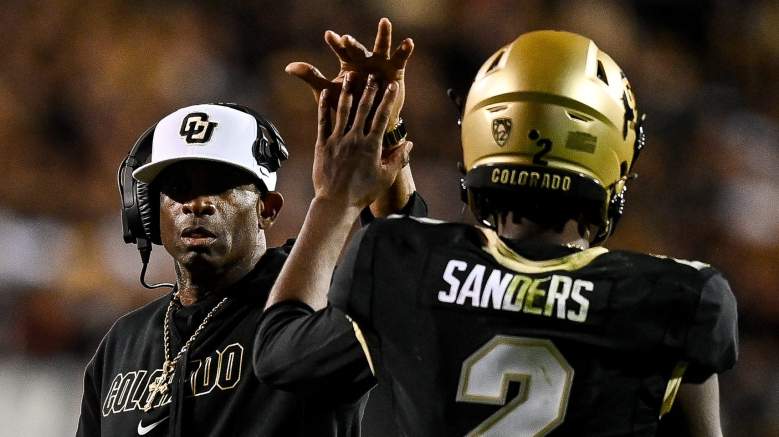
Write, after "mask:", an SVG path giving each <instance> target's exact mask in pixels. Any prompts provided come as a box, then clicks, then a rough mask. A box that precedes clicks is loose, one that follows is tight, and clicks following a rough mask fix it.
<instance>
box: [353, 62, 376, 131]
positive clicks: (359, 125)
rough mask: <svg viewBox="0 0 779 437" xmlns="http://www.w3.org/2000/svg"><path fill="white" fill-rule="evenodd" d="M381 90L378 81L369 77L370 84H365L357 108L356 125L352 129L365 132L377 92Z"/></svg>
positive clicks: (371, 76)
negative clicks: (366, 122)
mask: <svg viewBox="0 0 779 437" xmlns="http://www.w3.org/2000/svg"><path fill="white" fill-rule="evenodd" d="M378 89H379V86H378V84H377V83H376V79H375V78H374V77H373V75H370V76H368V82H367V83H366V84H365V90H364V91H363V93H362V97H361V98H360V103H359V104H358V106H357V113H356V114H355V116H354V125H353V126H352V129H359V132H361V133H362V132H364V130H365V121H366V120H367V119H368V114H370V112H371V108H372V107H373V100H374V98H375V97H376V92H377V90H378Z"/></svg>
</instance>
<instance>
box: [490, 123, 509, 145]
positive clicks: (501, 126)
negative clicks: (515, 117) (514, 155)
mask: <svg viewBox="0 0 779 437" xmlns="http://www.w3.org/2000/svg"><path fill="white" fill-rule="evenodd" d="M509 135H511V119H510V118H496V119H495V120H492V138H493V139H494V140H495V143H496V144H497V145H498V146H500V147H503V146H505V145H506V143H507V142H508V140H509Z"/></svg>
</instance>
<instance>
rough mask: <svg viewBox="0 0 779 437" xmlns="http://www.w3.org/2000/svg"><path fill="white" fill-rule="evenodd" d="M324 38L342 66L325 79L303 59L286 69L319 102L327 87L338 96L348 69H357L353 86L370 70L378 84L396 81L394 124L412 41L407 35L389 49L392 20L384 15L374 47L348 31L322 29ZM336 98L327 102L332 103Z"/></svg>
mask: <svg viewBox="0 0 779 437" xmlns="http://www.w3.org/2000/svg"><path fill="white" fill-rule="evenodd" d="M325 42H326V43H327V45H328V46H329V47H330V49H331V50H332V51H333V53H335V55H336V57H337V58H338V61H339V63H340V67H341V70H340V71H339V73H338V75H337V76H336V77H335V78H333V79H331V80H328V79H327V78H326V77H325V76H324V75H323V74H322V73H321V72H320V71H319V69H317V68H316V67H314V66H313V65H311V64H308V63H306V62H293V63H291V64H289V65H287V67H286V72H287V73H288V74H290V75H292V76H295V77H298V78H300V79H302V80H303V81H304V82H306V83H307V84H308V85H309V87H310V88H311V90H312V91H313V93H314V98H315V99H316V100H317V103H318V102H319V97H320V95H321V92H322V91H323V90H325V89H328V90H329V91H330V92H329V93H328V94H329V95H330V96H338V95H339V93H340V89H341V86H342V83H343V80H344V77H345V76H346V73H348V72H354V73H356V76H355V77H354V83H353V85H355V89H356V90H359V89H360V88H361V87H362V84H363V82H364V80H365V79H366V78H367V76H368V74H373V75H374V77H375V78H376V79H377V81H378V82H379V84H380V85H382V84H386V83H388V82H389V81H392V80H394V81H397V82H398V98H397V99H396V100H395V105H394V106H393V108H392V111H391V114H390V122H389V125H390V126H394V125H395V124H396V123H397V121H398V119H399V117H400V111H401V109H402V108H403V102H404V100H405V80H404V76H405V68H406V63H407V62H408V60H409V58H410V57H411V54H412V53H413V51H414V42H413V41H412V40H411V38H406V39H404V40H403V41H401V43H400V44H399V45H398V46H397V47H396V48H395V50H394V51H391V47H392V23H391V22H390V21H389V20H388V19H387V18H382V19H381V20H379V25H378V30H377V31H376V38H375V41H374V44H373V50H372V51H369V50H368V49H367V48H366V47H365V46H364V45H363V44H361V43H360V42H359V41H357V40H356V39H355V38H354V37H352V36H350V35H343V36H341V35H339V34H337V33H335V32H333V31H330V30H328V31H327V32H325ZM336 103H337V99H336V98H333V99H332V101H330V102H329V105H330V106H331V107H333V108H334V107H335V105H336Z"/></svg>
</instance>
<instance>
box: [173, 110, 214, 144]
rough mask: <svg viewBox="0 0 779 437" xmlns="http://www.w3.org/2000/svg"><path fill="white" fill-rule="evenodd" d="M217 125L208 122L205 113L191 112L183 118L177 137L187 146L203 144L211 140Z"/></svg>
mask: <svg viewBox="0 0 779 437" xmlns="http://www.w3.org/2000/svg"><path fill="white" fill-rule="evenodd" d="M217 124H218V123H217V122H215V121H208V114H206V113H205V112H193V113H190V114H187V116H186V117H184V120H183V121H182V122H181V129H179V135H181V136H182V137H184V139H185V140H186V142H187V143H189V144H192V143H205V142H208V140H210V139H211V134H212V133H213V132H214V128H215V127H216V125H217Z"/></svg>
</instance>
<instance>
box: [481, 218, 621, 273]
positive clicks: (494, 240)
mask: <svg viewBox="0 0 779 437" xmlns="http://www.w3.org/2000/svg"><path fill="white" fill-rule="evenodd" d="M478 229H479V230H480V231H481V232H482V234H484V237H485V238H486V239H487V242H486V244H485V245H484V246H483V247H482V249H483V250H484V251H485V252H487V253H489V254H490V255H492V257H493V258H495V261H497V262H498V263H499V264H501V265H502V266H504V267H506V268H508V269H511V270H513V271H515V272H520V273H546V272H551V271H555V270H565V271H569V272H570V271H573V270H578V269H580V268H582V267H584V266H586V265H587V264H589V263H591V262H592V261H593V260H594V259H595V258H597V257H599V256H601V255H603V254H604V253H607V252H608V251H609V250H608V249H606V248H605V247H591V248H589V249H585V250H583V251H581V252H576V253H572V254H570V255H567V256H564V257H562V258H555V259H550V260H544V261H533V260H530V259H527V258H524V257H522V256H521V255H519V254H518V253H516V252H514V251H513V250H512V249H511V248H510V247H508V246H507V245H506V243H504V242H503V240H501V239H500V237H498V234H497V233H496V232H495V231H494V230H492V229H488V228H482V227H479V228H478Z"/></svg>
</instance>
